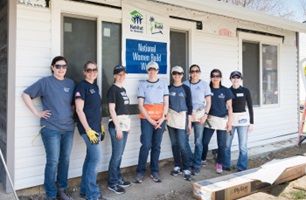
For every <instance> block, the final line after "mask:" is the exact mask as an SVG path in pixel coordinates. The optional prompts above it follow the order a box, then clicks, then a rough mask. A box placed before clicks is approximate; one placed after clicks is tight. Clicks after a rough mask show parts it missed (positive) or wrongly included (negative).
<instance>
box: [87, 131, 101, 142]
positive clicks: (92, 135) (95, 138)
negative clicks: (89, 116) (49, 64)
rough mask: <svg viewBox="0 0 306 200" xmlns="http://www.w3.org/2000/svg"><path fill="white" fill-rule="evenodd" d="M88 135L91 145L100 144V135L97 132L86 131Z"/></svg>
mask: <svg viewBox="0 0 306 200" xmlns="http://www.w3.org/2000/svg"><path fill="white" fill-rule="evenodd" d="M86 134H87V137H88V139H89V140H90V143H91V144H98V143H99V139H98V137H99V134H98V133H97V132H96V131H94V130H92V129H90V130H88V131H86Z"/></svg>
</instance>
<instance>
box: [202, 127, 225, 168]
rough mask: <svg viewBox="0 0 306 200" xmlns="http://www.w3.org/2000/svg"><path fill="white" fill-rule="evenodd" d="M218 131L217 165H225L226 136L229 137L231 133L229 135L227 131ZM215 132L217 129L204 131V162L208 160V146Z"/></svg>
mask: <svg viewBox="0 0 306 200" xmlns="http://www.w3.org/2000/svg"><path fill="white" fill-rule="evenodd" d="M216 131H217V143H218V157H217V163H218V164H221V165H223V164H224V160H225V146H226V135H227V134H228V135H229V133H227V132H226V131H225V130H216ZM214 132H215V129H210V128H205V129H204V135H203V154H202V160H206V156H207V152H208V145H209V142H210V139H211V137H212V135H213V134H214Z"/></svg>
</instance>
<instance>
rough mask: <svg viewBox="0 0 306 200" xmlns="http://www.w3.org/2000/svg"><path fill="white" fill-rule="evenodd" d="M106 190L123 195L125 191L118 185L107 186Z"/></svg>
mask: <svg viewBox="0 0 306 200" xmlns="http://www.w3.org/2000/svg"><path fill="white" fill-rule="evenodd" d="M108 189H109V190H111V191H113V192H115V193H116V194H123V193H125V189H124V188H123V187H121V186H119V185H114V186H108Z"/></svg>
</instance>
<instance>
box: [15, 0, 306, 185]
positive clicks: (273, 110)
mask: <svg viewBox="0 0 306 200" xmlns="http://www.w3.org/2000/svg"><path fill="white" fill-rule="evenodd" d="M70 3H71V2H68V1H64V2H63V3H62V4H65V5H66V6H67V5H68V6H69V4H70ZM73 4H77V3H75V2H73ZM116 5H117V4H116ZM160 6H165V7H169V9H168V11H169V15H173V16H176V15H177V16H181V17H186V18H188V17H189V18H194V19H196V20H199V19H200V20H202V21H203V22H204V25H203V30H195V25H194V24H192V25H193V26H192V28H190V27H187V26H186V29H184V28H182V25H181V26H180V24H171V27H170V28H175V29H182V30H187V31H189V33H190V41H189V42H190V52H191V54H190V64H193V63H196V64H199V65H200V66H201V67H202V79H204V80H207V81H209V73H210V71H211V70H212V69H214V68H218V69H220V70H221V71H222V72H223V80H222V83H223V85H225V86H229V85H230V82H229V79H228V76H229V73H230V72H231V71H233V70H237V69H239V66H240V63H239V62H240V61H239V40H238V38H237V35H236V33H235V31H236V28H237V27H240V28H248V29H252V30H254V29H255V30H260V31H265V30H267V31H268V32H271V33H274V34H280V35H285V38H286V39H285V43H284V44H282V45H281V48H280V50H281V52H280V65H279V88H280V91H279V95H280V98H279V104H278V105H276V106H268V107H257V108H255V109H254V112H255V130H254V132H253V133H251V134H250V135H249V147H252V146H258V145H263V144H266V143H273V142H277V141H282V140H287V139H289V138H293V137H296V136H297V135H296V132H297V130H298V110H297V109H298V103H297V102H298V101H297V98H298V82H297V77H298V74H297V73H298V72H297V50H296V47H295V46H294V42H292V41H294V36H295V33H294V32H289V31H284V30H280V29H278V28H273V27H267V26H263V25H258V24H253V23H248V22H245V21H241V20H235V19H233V18H225V17H222V16H220V15H213V14H207V13H200V14H199V12H191V11H190V10H187V9H185V10H184V9H183V8H179V7H171V6H169V5H164V4H163V5H160ZM81 7H82V8H83V7H84V9H83V10H82V12H81V13H82V14H83V15H85V14H86V13H90V12H91V11H92V9H91V8H92V6H88V5H86V6H83V5H82V6H81ZM17 9H18V11H17V30H18V31H17V58H16V61H17V70H16V72H17V75H16V123H15V124H16V132H15V148H16V151H15V152H16V155H15V187H16V189H23V188H28V187H32V186H36V185H40V184H43V173H44V164H45V152H44V147H43V144H42V140H41V138H40V137H38V139H37V140H36V141H35V143H34V145H32V143H31V142H32V139H33V138H34V137H35V135H36V134H37V132H38V131H39V120H38V119H37V118H36V117H34V116H33V115H32V113H31V112H30V111H29V110H28V109H27V108H26V106H25V104H24V103H23V101H22V99H21V93H22V91H23V90H24V89H25V88H26V87H27V86H29V85H31V84H32V83H34V82H35V81H36V80H38V79H39V78H41V77H44V76H47V75H49V74H50V70H49V65H50V62H51V59H52V58H51V55H52V54H53V53H54V52H60V50H59V49H60V48H58V47H59V46H60V45H59V44H54V42H53V43H51V41H58V40H59V35H60V33H57V32H56V31H60V30H61V29H60V28H58V27H60V26H61V24H56V26H57V28H56V30H52V29H51V27H53V26H52V24H53V23H55V22H54V20H51V19H58V18H59V16H51V12H50V10H49V9H41V8H30V7H25V6H18V8H17ZM56 9H59V8H56ZM63 9H67V8H66V7H65V8H63ZM99 9H100V8H96V10H95V12H99ZM67 10H69V9H67ZM57 11H58V10H57ZM57 11H56V12H54V15H57V14H60V12H57ZM95 12H93V13H95ZM117 12H118V11H116V13H117ZM67 13H70V12H68V11H67ZM71 13H73V14H76V12H71ZM117 14H118V13H117ZM116 16H117V15H116ZM115 18H116V17H115ZM107 19H109V18H107ZM111 19H112V20H113V18H111ZM115 20H117V21H120V19H117V18H116V19H115ZM51 21H53V22H52V23H51ZM184 23H186V22H182V24H184ZM188 23H189V24H190V23H191V22H188ZM223 28H225V29H228V30H229V31H231V32H232V35H230V36H222V35H219V33H218V30H220V29H223ZM54 34H56V35H55V36H54ZM53 38H55V39H54V40H53ZM288 38H289V39H288ZM303 46H306V45H303ZM239 70H241V69H239ZM145 78H146V76H143V75H139V76H137V75H135V76H134V75H128V78H127V80H126V81H127V84H126V85H127V86H126V89H127V91H128V94H129V96H131V97H132V98H133V99H131V102H132V103H133V104H134V103H135V102H136V98H135V97H136V92H137V84H138V80H139V79H145ZM161 78H163V79H168V75H165V76H162V77H161ZM34 104H35V106H36V107H37V108H38V109H41V104H40V101H39V100H38V99H37V100H35V101H34ZM105 121H107V119H105ZM132 127H133V129H132V130H131V132H130V134H129V138H128V142H127V146H126V149H125V152H124V156H123V160H122V167H127V166H132V165H137V160H138V153H139V148H140V142H139V141H140V140H139V139H140V124H139V119H138V116H136V115H134V116H132ZM190 144H191V146H192V149H193V146H194V145H193V134H192V135H191V137H190ZM235 145H236V140H235V141H234V149H235V148H236V147H235ZM101 146H102V153H103V156H102V162H101V164H100V167H99V170H100V171H106V170H107V168H108V162H109V159H110V156H111V142H110V138H109V136H108V134H107V135H106V139H105V140H104V141H103V142H102V144H101ZM209 147H210V149H212V148H216V139H215V136H214V137H213V139H212V142H211V144H210V146H209ZM84 156H85V145H84V142H83V141H82V139H81V137H80V136H79V134H78V133H77V131H76V133H75V138H74V144H73V150H72V154H71V164H70V169H69V177H70V178H71V177H78V176H81V168H82V164H83V161H84ZM170 157H172V152H171V145H170V141H169V136H168V133H167V132H165V133H164V138H163V142H162V149H161V155H160V159H165V158H170Z"/></svg>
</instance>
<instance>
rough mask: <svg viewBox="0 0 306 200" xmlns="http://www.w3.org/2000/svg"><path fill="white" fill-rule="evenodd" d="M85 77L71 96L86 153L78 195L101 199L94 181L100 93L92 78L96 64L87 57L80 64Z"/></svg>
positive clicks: (96, 68)
mask: <svg viewBox="0 0 306 200" xmlns="http://www.w3.org/2000/svg"><path fill="white" fill-rule="evenodd" d="M83 73H84V75H85V79H84V80H82V81H81V82H80V83H79V84H78V85H77V86H76V89H75V92H74V98H75V105H76V112H77V114H78V124H77V126H78V130H79V133H80V134H81V136H82V138H83V140H84V142H85V144H86V147H87V148H86V157H85V160H84V163H83V169H82V180H81V185H80V196H82V197H86V199H88V200H102V199H105V198H103V197H102V195H101V193H100V190H99V187H98V185H97V183H96V182H97V174H98V166H99V163H100V161H101V155H102V149H101V146H100V145H99V142H100V138H101V131H102V130H101V125H102V113H101V96H100V94H99V87H98V85H97V84H96V82H95V80H96V79H97V76H98V67H97V64H96V63H95V62H92V61H88V62H86V63H85V65H84V67H83Z"/></svg>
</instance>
